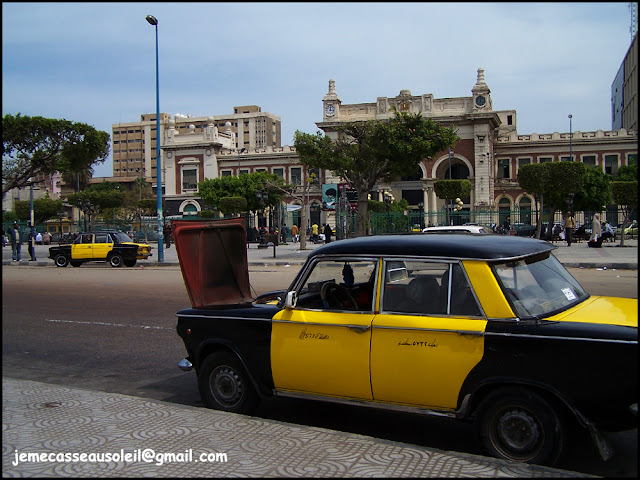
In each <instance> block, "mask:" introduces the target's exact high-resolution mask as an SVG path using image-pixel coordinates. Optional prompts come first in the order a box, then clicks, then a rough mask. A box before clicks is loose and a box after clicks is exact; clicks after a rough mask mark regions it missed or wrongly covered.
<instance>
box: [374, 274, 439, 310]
mask: <svg viewBox="0 0 640 480" xmlns="http://www.w3.org/2000/svg"><path fill="white" fill-rule="evenodd" d="M448 268H449V265H448V264H446V263H439V262H438V263H437V262H420V261H404V262H398V261H388V262H385V284H384V291H383V294H382V310H383V311H386V312H397V313H416V314H424V315H430V314H432V315H443V314H445V313H446V308H445V305H444V304H443V302H442V296H443V291H442V289H441V286H440V281H441V278H442V275H443V274H444V272H446V271H447V270H448Z"/></svg>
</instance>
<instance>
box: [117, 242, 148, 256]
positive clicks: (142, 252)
mask: <svg viewBox="0 0 640 480" xmlns="http://www.w3.org/2000/svg"><path fill="white" fill-rule="evenodd" d="M122 244H123V245H138V255H136V259H138V260H146V259H147V258H149V256H150V255H151V247H150V246H149V245H147V244H146V243H135V242H122ZM112 245H113V244H112Z"/></svg>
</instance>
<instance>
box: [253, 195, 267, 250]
mask: <svg viewBox="0 0 640 480" xmlns="http://www.w3.org/2000/svg"><path fill="white" fill-rule="evenodd" d="M256 199H257V200H258V202H259V203H260V212H259V213H258V231H259V233H260V243H259V244H258V248H267V241H266V238H265V236H264V206H265V204H266V202H267V200H268V199H269V194H268V193H267V192H265V191H264V190H259V191H258V192H257V193H256Z"/></svg>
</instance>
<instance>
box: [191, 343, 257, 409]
mask: <svg viewBox="0 0 640 480" xmlns="http://www.w3.org/2000/svg"><path fill="white" fill-rule="evenodd" d="M198 388H199V389H200V395H201V397H202V400H203V401H204V403H205V404H206V405H207V407H209V408H213V409H215V410H223V411H225V412H233V413H246V414H248V413H251V412H252V411H253V410H254V408H255V407H256V406H257V404H258V396H257V394H256V391H255V389H254V388H253V385H252V384H251V380H250V379H249V377H248V375H247V374H246V372H245V371H244V368H243V367H242V364H241V363H240V361H239V360H238V358H237V357H235V356H234V355H232V354H230V353H227V352H216V353H212V354H211V355H209V356H208V357H206V358H205V360H204V362H202V365H201V367H200V371H199V372H198Z"/></svg>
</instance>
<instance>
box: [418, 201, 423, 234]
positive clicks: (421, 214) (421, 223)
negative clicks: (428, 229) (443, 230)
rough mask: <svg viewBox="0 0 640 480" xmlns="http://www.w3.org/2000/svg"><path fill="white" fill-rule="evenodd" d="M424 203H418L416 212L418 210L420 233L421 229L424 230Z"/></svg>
mask: <svg viewBox="0 0 640 480" xmlns="http://www.w3.org/2000/svg"><path fill="white" fill-rule="evenodd" d="M423 209H424V203H422V202H419V203H418V210H420V231H422V229H423V228H424V227H423V225H424V210H423Z"/></svg>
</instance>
